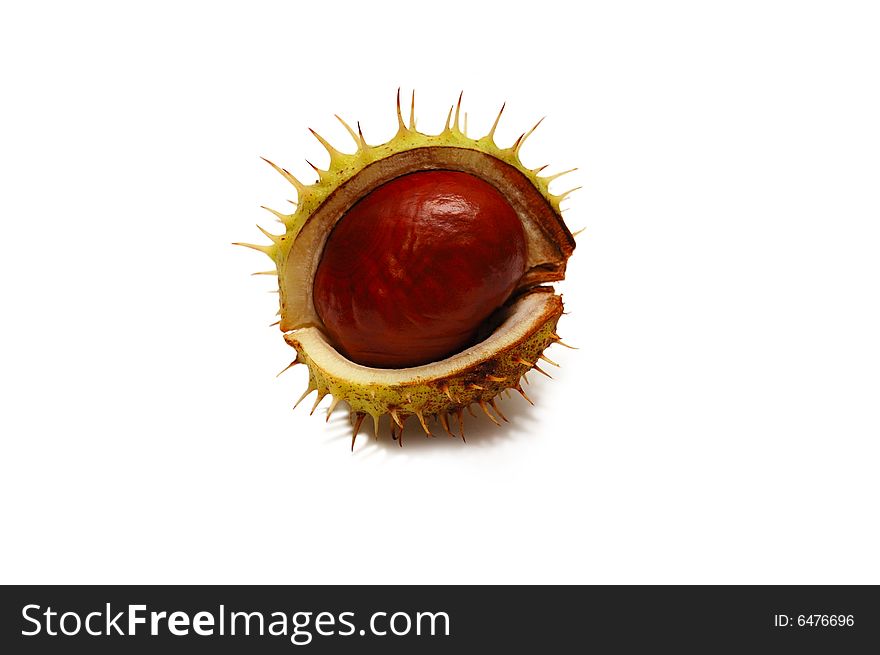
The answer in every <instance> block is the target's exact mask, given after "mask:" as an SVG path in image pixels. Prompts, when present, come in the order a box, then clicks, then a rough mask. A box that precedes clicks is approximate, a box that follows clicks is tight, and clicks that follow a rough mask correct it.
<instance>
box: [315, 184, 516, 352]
mask: <svg viewBox="0 0 880 655" xmlns="http://www.w3.org/2000/svg"><path fill="white" fill-rule="evenodd" d="M525 268H526V242H525V235H524V233H523V228H522V223H521V222H520V219H519V217H518V216H517V215H516V212H514V210H513V208H512V207H511V206H510V204H509V203H508V202H507V201H506V200H505V198H504V196H503V195H501V193H499V192H498V190H497V189H495V187H493V186H492V185H491V184H489V183H488V182H485V181H483V180H481V179H480V178H478V177H475V176H473V175H470V174H468V173H461V172H455V171H445V170H440V171H423V172H418V173H412V174H409V175H404V176H402V177H399V178H397V179H394V180H392V181H391V182H388V183H386V184H384V185H382V186H380V187H379V188H377V189H375V190H373V191H372V192H371V193H369V194H367V195H366V196H365V197H364V198H362V199H361V200H360V201H358V203H357V204H355V205H354V206H353V207H352V208H351V209H350V210H349V211H348V212H347V213H346V214H345V215H344V216H343V217H342V219H341V220H340V221H339V222H338V223H337V224H336V226H335V227H334V228H333V231H332V232H331V233H330V236H329V237H328V239H327V242H326V244H325V246H324V251H323V254H322V258H321V262H320V264H319V265H318V270H317V273H316V275H315V281H314V304H315V309H316V310H317V312H318V315H319V316H320V318H321V320H322V322H323V323H324V327H325V328H326V331H327V333H328V335H329V336H330V338H331V339H332V340H333V341H334V342H335V344H336V345H337V346H338V348H339V349H340V350H341V351H342V352H343V353H344V354H345V355H346V356H347V357H348V358H349V359H351V360H352V361H354V362H358V363H360V364H364V365H367V366H374V367H379V368H405V367H409V366H417V365H420V364H426V363H429V362H434V361H439V360H440V359H443V358H444V357H447V356H449V355H452V354H454V353H456V352H460V351H461V350H464V349H465V348H467V347H468V346H470V345H472V344H473V341H474V339H475V337H476V333H477V330H478V328H479V327H480V325H481V324H482V323H483V322H484V321H485V320H486V319H487V318H488V317H489V316H490V315H491V314H492V313H493V312H494V311H495V310H496V309H498V307H500V306H501V305H502V304H503V303H504V302H505V301H506V300H507V299H508V297H509V296H510V294H511V293H512V291H513V290H514V288H515V287H516V285H517V282H518V281H519V280H520V278H521V277H522V275H523V273H524V272H525Z"/></svg>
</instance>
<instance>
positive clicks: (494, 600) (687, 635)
mask: <svg viewBox="0 0 880 655" xmlns="http://www.w3.org/2000/svg"><path fill="white" fill-rule="evenodd" d="M0 611H2V619H0V620H2V636H0V639H2V641H0V646H2V649H0V651H2V652H5V653H67V652H88V653H120V652H162V653H178V652H180V653H184V652H186V653H192V652H201V651H205V652H216V651H218V650H220V651H225V650H227V649H228V650H230V651H233V652H248V653H264V652H265V653H296V652H300V651H302V652H310V653H346V652H361V653H362V652H379V651H381V652H384V653H404V652H406V653H410V652H419V653H451V652H472V651H473V650H476V649H478V648H486V649H492V651H493V652H494V651H495V650H497V649H511V650H512V651H513V652H581V651H588V650H591V649H592V648H594V647H597V646H600V645H601V646H602V648H603V649H604V650H605V652H608V649H609V648H610V649H611V650H612V651H613V652H635V651H636V649H637V648H640V649H641V648H643V647H644V645H645V643H646V639H647V640H649V643H653V644H655V645H656V646H657V648H658V649H662V650H663V651H665V650H667V649H668V648H673V650H674V652H715V651H716V650H718V649H719V648H721V647H723V648H724V649H728V648H731V647H736V648H743V649H746V648H748V649H749V651H748V652H765V649H767V652H769V651H770V649H772V652H813V651H814V650H815V651H816V652H835V653H850V652H866V651H865V649H866V648H876V647H877V646H878V644H880V597H878V594H877V588H876V587H868V586H864V587H841V586H825V587H816V586H790V587H754V586H738V587H717V586H698V587H685V586H675V587H656V586H652V587H636V586H629V587H583V586H570V587H551V586H503V587H498V586H494V587H461V586H440V587H436V586H432V587H419V586H393V587H392V586H388V587H366V586H363V587H361V586H358V587H353V586H315V587H310V586H305V587H281V586H269V587H257V586H235V587H232V586H200V587H168V586H137V587H124V586H45V587H43V586H22V587H4V588H3V589H2V606H0ZM744 652H745V651H744Z"/></svg>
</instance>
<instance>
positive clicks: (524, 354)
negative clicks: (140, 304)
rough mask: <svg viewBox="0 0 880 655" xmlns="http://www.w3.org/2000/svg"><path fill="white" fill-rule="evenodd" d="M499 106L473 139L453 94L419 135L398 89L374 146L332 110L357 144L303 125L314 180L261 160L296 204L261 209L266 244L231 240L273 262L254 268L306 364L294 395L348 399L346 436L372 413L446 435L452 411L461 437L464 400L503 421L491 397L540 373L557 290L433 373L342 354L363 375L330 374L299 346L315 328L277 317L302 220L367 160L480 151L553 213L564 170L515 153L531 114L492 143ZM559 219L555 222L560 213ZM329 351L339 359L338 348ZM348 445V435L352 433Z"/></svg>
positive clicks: (550, 339)
mask: <svg viewBox="0 0 880 655" xmlns="http://www.w3.org/2000/svg"><path fill="white" fill-rule="evenodd" d="M503 110H504V107H503V106H502V108H501V111H499V113H498V117H497V118H496V119H495V122H494V123H493V125H492V128H491V129H490V131H489V133H488V134H487V135H485V136H483V137H481V138H479V139H472V138H470V137H468V136H467V134H466V132H467V117H466V115H465V120H464V125H465V126H464V129H462V128H461V127H460V116H461V97H459V100H458V104H457V105H455V107H454V120H453V108H450V110H449V115H448V116H447V120H446V126H445V128H444V129H443V131H442V132H440V134H436V135H429V134H423V133H422V132H419V131H417V130H416V128H415V117H414V97H413V107H412V108H411V111H410V119H409V125H407V124H406V123H404V120H403V116H402V113H401V109H400V96H399V93H398V101H397V120H398V131H397V133H396V134H395V135H394V136H393V137H392V138H391V140H390V141H388V142H387V143H384V144H381V145H375V146H371V145H369V144H367V142H366V141H365V139H364V137H363V134H362V132H361V129H360V125H358V129H357V132H355V131H354V130H353V129H352V128H351V127H350V126H349V125H348V124H347V123H345V121H343V120H342V119H341V118H339V117H338V116H337V117H336V118H337V119H338V120H339V121H340V122H341V123H342V125H343V126H344V127H345V128H346V130H347V131H348V132H349V134H350V135H351V137H352V139H353V140H354V141H355V144H356V146H357V149H356V151H355V152H354V153H344V152H341V151H339V150H337V149H336V148H334V147H333V146H332V145H330V143H328V142H327V141H326V140H325V139H324V138H323V137H321V136H320V135H319V134H317V133H316V132H314V130H311V131H312V134H313V135H314V136H315V137H316V138H317V139H318V141H319V142H320V143H321V144H322V145H323V146H324V147H325V149H326V150H327V152H328V153H329V155H330V166H329V168H328V169H327V170H321V169H318V168H316V167H314V166H312V168H314V169H315V171H316V173H317V174H318V180H317V182H315V183H314V184H311V185H306V184H303V183H302V182H300V181H299V180H298V179H297V178H295V177H294V176H293V175H292V174H291V173H290V172H288V171H287V170H285V169H283V168H281V167H279V166H276V165H275V164H273V163H272V162H269V161H268V160H266V161H267V162H268V163H269V164H270V165H271V166H272V167H273V168H274V169H275V170H277V171H278V172H279V173H281V175H283V176H284V178H285V179H286V180H287V181H288V182H290V184H292V185H293V186H294V187H295V188H296V190H297V195H298V198H297V202H296V203H295V204H296V211H294V212H293V213H291V214H283V213H281V212H277V211H275V210H272V209H269V208H265V209H267V210H268V211H270V212H271V213H272V214H274V215H275V216H276V217H277V218H278V220H279V221H280V222H281V223H282V224H283V225H284V226H285V232H284V234H281V235H275V234H271V233H269V232H267V231H266V230H264V229H263V228H261V227H259V226H258V228H259V229H260V231H261V232H262V233H263V234H264V235H265V236H267V237H268V238H269V239H270V240H271V242H272V243H271V244H269V245H257V244H246V243H241V244H237V245H243V246H246V247H249V248H253V249H255V250H259V251H260V252H263V253H265V254H266V255H268V256H269V257H270V258H271V259H272V260H273V262H274V263H275V270H273V271H262V272H260V273H259V274H277V275H278V276H279V290H280V293H281V307H282V312H279V313H281V314H282V321H281V323H282V329H283V330H285V331H286V334H285V339H286V341H287V342H288V343H289V344H290V345H291V346H292V347H293V348H294V349H296V351H297V358H296V360H294V362H293V363H292V364H291V366H292V365H293V364H299V363H302V364H305V365H306V366H307V367H308V369H309V384H308V388H307V390H306V392H305V393H304V394H303V396H302V398H300V401H301V400H302V399H303V398H305V397H306V396H307V395H309V394H310V393H312V392H315V391H317V394H318V396H317V399H316V401H315V403H314V406H313V408H312V411H313V412H314V410H315V408H317V406H318V404H319V403H320V402H321V400H322V399H323V398H325V397H326V396H327V395H331V396H333V402H332V404H331V411H332V409H333V408H335V407H336V405H337V404H338V403H339V402H341V401H344V402H345V403H346V404H347V405H348V406H349V408H350V411H351V413H352V416H353V423H354V425H355V431H354V436H356V435H357V433H358V430H359V428H360V426H361V423H362V422H363V420H364V418H365V417H366V416H370V417H372V419H373V422H374V426H375V428H376V431H377V434H378V424H379V418H380V417H381V416H382V415H383V414H388V415H389V416H390V417H391V420H392V434H393V432H394V425H397V426H398V427H399V428H400V429H401V431H402V427H403V423H404V422H405V421H406V419H407V418H409V417H411V416H415V417H416V418H417V419H418V420H419V422H420V423H421V425H422V427H423V429H424V431H425V432H426V433H427V434H429V435H430V434H431V431H430V429H429V428H428V421H429V420H430V419H432V418H438V419H439V421H440V423H441V424H442V425H443V427H444V429H446V431H447V432H449V433H450V434H452V432H451V431H450V430H449V424H448V416H449V415H450V414H452V415H454V416H456V418H457V419H458V425H459V427H460V429H461V430H462V436H463V427H462V411H463V410H464V409H465V408H469V407H470V406H471V405H472V404H477V405H479V406H480V408H481V409H482V410H483V411H484V412H485V413H486V415H487V416H489V418H490V419H492V420H493V421H494V422H496V423H497V422H498V421H497V419H496V418H495V416H493V414H492V413H490V412H489V410H488V409H487V406H489V407H492V408H493V409H494V410H495V412H496V413H497V414H498V415H499V416H500V417H501V418H502V419H503V420H506V419H504V417H503V415H502V414H501V413H500V411H499V410H498V408H497V407H496V405H495V399H496V398H497V396H498V395H499V394H500V393H502V392H504V391H507V390H510V389H515V390H517V391H518V392H519V393H521V394H522V395H523V397H525V398H526V399H527V400H528V398H527V397H526V395H525V393H524V391H523V390H522V387H521V386H520V380H521V379H522V377H523V376H524V375H525V373H527V372H528V371H529V370H532V369H537V370H538V371H540V372H542V373H543V370H541V369H540V367H538V366H537V360H538V359H539V358H540V357H542V356H543V352H544V350H545V349H546V348H547V347H548V346H549V345H551V344H552V343H555V342H560V340H559V337H558V336H557V335H556V332H555V330H556V322H557V321H558V319H559V316H560V315H561V313H562V302H561V299H560V298H559V297H558V296H552V298H554V299H555V302H554V303H551V304H552V305H553V307H552V308H550V309H549V310H548V311H547V312H545V315H542V317H541V320H540V321H539V322H538V325H537V326H536V327H535V329H534V330H533V331H531V332H530V333H529V334H527V335H522V337H521V338H520V339H519V340H518V341H517V342H516V343H515V344H513V345H512V346H511V347H508V348H507V349H505V350H504V351H502V352H496V353H494V354H493V355H492V356H491V357H486V358H482V359H480V361H476V362H468V365H467V366H456V365H454V364H452V363H450V364H449V365H448V366H444V363H445V362H446V361H447V360H444V362H440V363H438V364H436V365H432V366H433V373H434V374H433V375H428V376H425V375H424V374H422V375H420V374H419V372H418V371H419V369H420V368H423V367H416V368H414V369H402V370H399V371H391V372H390V373H393V375H389V371H388V370H386V369H367V368H366V367H362V366H360V365H358V364H354V363H352V362H348V361H347V360H345V361H346V362H347V365H348V366H350V367H351V369H352V370H353V369H364V370H369V371H370V375H368V376H367V377H366V378H362V379H361V380H359V381H353V380H352V379H351V378H352V377H357V376H351V375H348V373H350V372H351V371H345V372H343V373H342V374H334V372H333V371H331V370H329V369H328V368H326V367H323V366H322V365H321V363H320V362H318V361H316V358H315V357H314V356H313V355H312V354H310V352H309V346H308V345H307V344H308V339H307V338H305V337H306V336H307V335H308V334H309V333H310V332H317V333H318V334H320V331H319V330H318V329H317V328H315V327H311V326H307V325H306V322H305V321H301V322H300V324H298V323H297V320H296V318H297V317H295V316H289V315H288V316H285V315H284V314H283V312H284V310H285V307H287V306H288V305H287V304H286V303H285V294H287V293H289V292H288V290H287V289H286V288H285V285H284V283H283V281H284V280H285V275H284V273H285V267H287V266H291V265H295V263H294V264H291V261H290V260H291V257H290V253H291V249H292V248H293V245H294V243H295V242H296V238H297V236H298V235H299V234H300V232H301V231H302V229H303V227H304V226H305V225H306V223H307V222H308V221H309V219H310V218H311V217H312V216H313V215H314V214H315V212H316V211H317V210H318V209H319V208H320V207H321V206H322V205H323V204H324V202H325V201H326V200H327V199H328V198H329V197H330V195H331V194H332V193H333V192H334V191H335V190H336V189H338V188H340V187H341V186H342V185H344V184H345V183H346V182H348V181H349V180H351V179H352V178H354V177H355V176H357V175H358V174H359V173H360V172H362V171H363V170H364V169H365V168H367V167H368V166H370V165H371V164H374V163H375V162H379V161H381V160H383V159H387V158H389V157H393V156H394V155H397V154H400V153H404V152H407V151H411V150H415V149H419V148H430V147H441V148H463V149H467V150H471V151H476V152H479V153H482V154H484V155H488V156H490V157H493V158H495V159H497V160H499V161H501V162H503V163H505V164H508V165H509V166H512V167H514V168H515V169H516V170H518V171H519V172H520V173H522V174H523V175H524V176H526V177H527V178H528V180H529V181H530V182H531V184H532V186H533V187H534V189H535V190H537V191H538V193H540V195H541V196H542V197H543V198H544V199H545V200H546V202H547V203H548V204H549V206H550V207H551V208H552V210H553V212H554V213H555V214H556V215H557V216H559V214H560V207H559V205H560V202H561V201H562V200H563V199H565V198H566V197H567V196H568V194H570V193H571V192H572V191H574V190H575V189H571V190H569V191H566V192H565V193H562V194H553V193H551V192H550V190H549V186H550V182H551V181H553V180H554V179H556V178H557V177H559V176H561V175H564V174H565V173H568V172H570V171H564V172H562V173H558V174H555V175H549V176H541V175H539V173H540V172H541V171H543V170H544V168H546V167H545V166H541V167H539V168H536V169H529V168H526V167H525V166H524V165H523V163H522V162H521V160H520V158H519V153H520V149H521V148H522V145H523V143H524V142H525V140H526V139H527V138H528V137H529V135H531V134H532V132H533V131H534V130H535V128H537V127H538V125H539V124H540V122H541V121H538V123H537V124H536V125H535V126H534V127H533V128H532V129H530V130H529V131H527V132H525V133H523V134H522V135H521V136H520V137H519V138H518V139H517V140H516V141H515V142H514V144H513V145H512V146H510V147H508V148H500V147H499V146H498V145H497V144H496V143H495V140H494V136H495V130H496V128H497V126H498V121H499V119H500V118H501V113H502V112H503ZM542 120H543V119H542ZM572 170H574V169H572ZM559 220H560V222H562V221H561V218H560V219H559ZM563 225H564V223H563ZM569 237H570V235H569ZM569 252H570V251H569ZM543 290H548V289H543ZM291 326H296V328H297V329H293V330H292V331H287V330H290V329H291ZM313 336H314V335H313ZM490 339H491V337H490ZM563 345H564V344H563ZM334 352H335V351H334ZM336 354H337V356H338V357H340V358H341V355H338V353H336ZM452 359H454V358H451V359H450V360H449V361H450V362H451V360H452ZM548 361H549V360H548ZM410 373H411V374H410ZM401 374H402V375H401ZM389 378H390V380H389ZM529 402H531V401H529ZM297 404H299V402H298V403H297ZM328 417H329V414H328ZM353 444H354V437H353V440H352V445H353Z"/></svg>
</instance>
